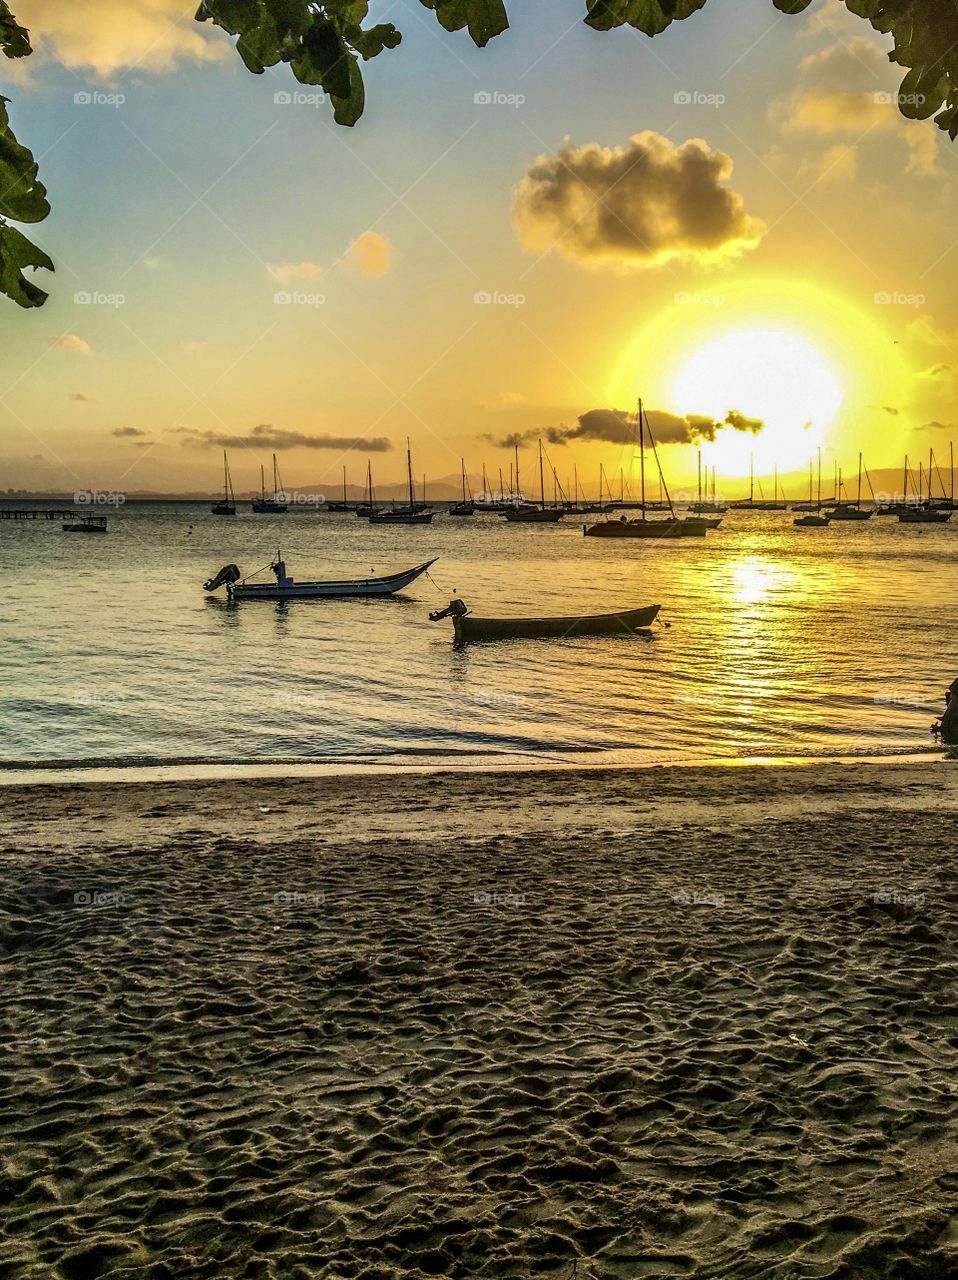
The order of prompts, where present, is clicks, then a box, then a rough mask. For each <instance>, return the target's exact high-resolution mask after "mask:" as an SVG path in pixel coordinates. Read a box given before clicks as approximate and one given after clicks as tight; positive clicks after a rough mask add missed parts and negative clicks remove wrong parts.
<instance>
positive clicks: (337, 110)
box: [332, 54, 366, 126]
mask: <svg viewBox="0 0 958 1280" xmlns="http://www.w3.org/2000/svg"><path fill="white" fill-rule="evenodd" d="M332 103H333V119H334V120H335V121H336V123H337V124H345V125H349V126H352V125H354V124H355V123H356V121H357V120H358V119H359V118H360V116H361V115H362V114H363V111H364V109H365V106H366V89H365V86H364V85H363V73H362V72H361V71H360V69H359V63H358V62H357V61H356V59H355V58H354V57H353V55H352V54H350V55H349V94H348V96H347V97H345V98H340V97H337V96H335V95H332Z"/></svg>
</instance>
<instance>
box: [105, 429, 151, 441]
mask: <svg viewBox="0 0 958 1280" xmlns="http://www.w3.org/2000/svg"><path fill="white" fill-rule="evenodd" d="M113 434H114V435H115V436H117V437H118V438H119V439H120V440H135V439H137V438H138V437H139V436H145V435H146V432H145V431H141V430H140V428H139V427H117V429H116V430H115V431H114V432H113Z"/></svg>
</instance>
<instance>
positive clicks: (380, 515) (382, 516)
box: [365, 439, 436, 524]
mask: <svg viewBox="0 0 958 1280" xmlns="http://www.w3.org/2000/svg"><path fill="white" fill-rule="evenodd" d="M406 469H407V471H408V472H409V505H408V506H406V507H390V508H389V509H388V510H385V509H384V510H381V511H370V512H369V514H368V515H366V517H365V518H366V519H367V520H368V521H369V523H370V524H432V518H433V516H434V515H435V514H436V513H435V512H434V511H430V510H429V509H428V508H426V507H425V506H423V504H422V503H417V501H416V493H415V489H414V488H413V482H412V450H411V449H410V447H409V441H408V439H407V441H406Z"/></svg>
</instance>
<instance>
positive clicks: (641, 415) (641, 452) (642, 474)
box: [639, 397, 645, 520]
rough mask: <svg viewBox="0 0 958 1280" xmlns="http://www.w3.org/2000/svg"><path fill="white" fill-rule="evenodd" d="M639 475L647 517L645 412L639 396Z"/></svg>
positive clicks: (643, 507)
mask: <svg viewBox="0 0 958 1280" xmlns="http://www.w3.org/2000/svg"><path fill="white" fill-rule="evenodd" d="M639 475H640V477H641V481H642V519H643V520H644V519H645V413H644V411H643V408H642V400H641V397H640V398H639Z"/></svg>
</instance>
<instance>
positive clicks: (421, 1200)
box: [0, 763, 958, 1280]
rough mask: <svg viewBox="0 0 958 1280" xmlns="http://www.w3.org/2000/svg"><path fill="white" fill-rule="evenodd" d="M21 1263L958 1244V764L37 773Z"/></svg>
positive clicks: (789, 1263)
mask: <svg viewBox="0 0 958 1280" xmlns="http://www.w3.org/2000/svg"><path fill="white" fill-rule="evenodd" d="M0 796H2V799H3V806H2V817H0V846H2V849H0V881H2V885H0V887H2V900H0V960H2V977H3V1002H2V1019H3V1035H2V1046H0V1052H2V1057H0V1225H2V1234H0V1277H3V1280H21V1278H25V1277H30V1278H31V1280H34V1278H36V1280H39V1278H40V1277H44V1278H45V1280H46V1278H48V1277H53V1278H54V1280H61V1278H62V1280H86V1278H88V1277H100V1276H109V1277H149V1278H150V1280H159V1278H161V1277H163V1278H169V1280H174V1278H176V1280H181V1278H186V1277H224V1278H225V1277H229V1278H230V1280H233V1278H234V1277H267V1278H270V1280H307V1277H322V1278H323V1280H346V1278H347V1277H349V1278H352V1277H363V1278H364V1280H366V1278H368V1280H399V1278H400V1277H403V1278H406V1277H410V1278H411V1280H420V1278H422V1277H436V1276H439V1277H443V1276H445V1277H456V1278H459V1277H463V1278H465V1277H474V1276H477V1277H492V1276H495V1277H526V1276H555V1277H562V1278H563V1280H566V1278H568V1280H571V1278H572V1277H576V1280H588V1278H594V1280H600V1278H601V1280H619V1278H621V1280H626V1278H628V1280H634V1278H640V1277H641V1278H646V1277H665V1276H669V1277H672V1276H688V1277H703V1278H704V1277H708V1278H709V1280H732V1278H733V1277H734V1278H738V1277H782V1278H783V1280H806V1278H809V1280H810V1278H812V1277H835V1278H837V1277H843V1278H846V1280H859V1278H863V1277H864V1278H870V1277H875V1278H876V1280H877V1278H878V1277H883V1278H885V1277H895V1278H896V1280H908V1278H911V1277H920V1278H922V1280H925V1278H928V1280H932V1278H934V1280H937V1278H938V1277H949V1276H953V1275H958V1217H956V1215H958V1095H956V1088H955V1081H956V1080H958V950H956V942H958V889H956V887H955V883H954V871H955V843H956V841H955V833H956V815H958V808H956V800H958V772H956V770H955V769H954V768H953V767H951V766H949V765H946V764H943V763H929V764H927V765H923V766H921V767H915V766H911V765H910V766H871V765H861V766H814V767H810V768H792V769H756V768H743V769H652V770H646V771H640V772H626V771H621V770H620V771H615V772H608V773H603V772H596V771H589V772H585V771H576V772H562V773H551V774H550V773H541V774H539V773H523V774H500V775H490V774H488V773H487V774H483V775H470V774H459V775H435V776H428V775H417V776H414V777H384V776H379V777H366V778H330V779H315V780H305V781H296V782H293V783H291V784H289V785H283V784H281V783H279V782H277V781H275V780H263V781H258V782H248V781H247V782H235V783H230V782H211V783H192V784H191V783H174V784H164V785H158V786H147V785H119V784H118V785H99V786H60V785H56V786H44V787H36V788H25V789H16V788H5V789H3V791H2V792H0Z"/></svg>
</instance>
